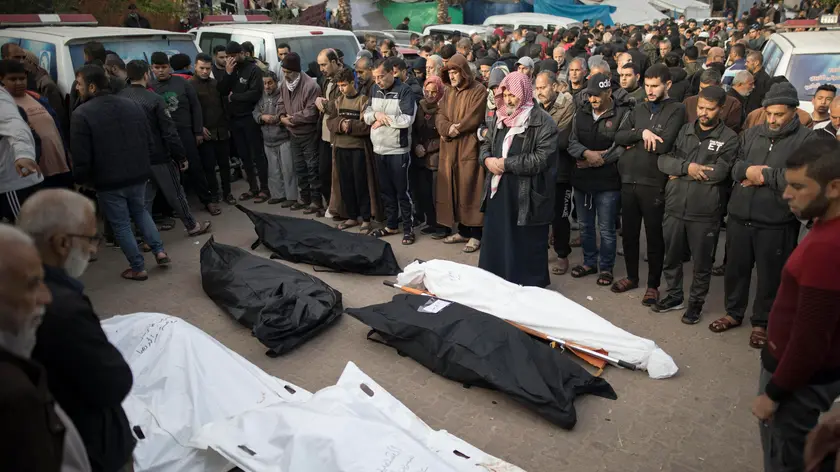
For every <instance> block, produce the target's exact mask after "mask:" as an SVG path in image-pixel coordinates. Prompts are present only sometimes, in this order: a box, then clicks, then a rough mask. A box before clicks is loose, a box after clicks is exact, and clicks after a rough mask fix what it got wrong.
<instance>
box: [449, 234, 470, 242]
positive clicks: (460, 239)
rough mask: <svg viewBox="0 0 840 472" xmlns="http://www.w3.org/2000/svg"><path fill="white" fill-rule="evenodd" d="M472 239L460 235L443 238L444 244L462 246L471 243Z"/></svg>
mask: <svg viewBox="0 0 840 472" xmlns="http://www.w3.org/2000/svg"><path fill="white" fill-rule="evenodd" d="M469 240H470V238H465V237H463V236H461V235H460V234H458V233H455V234H451V235H449V236H447V237H445V238H443V244H461V243H466V242H469Z"/></svg>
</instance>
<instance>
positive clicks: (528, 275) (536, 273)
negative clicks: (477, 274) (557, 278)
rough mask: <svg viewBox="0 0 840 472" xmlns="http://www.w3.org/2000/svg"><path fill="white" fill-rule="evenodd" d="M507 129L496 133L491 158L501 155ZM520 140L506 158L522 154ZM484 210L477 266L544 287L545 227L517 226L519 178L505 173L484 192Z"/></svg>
mask: <svg viewBox="0 0 840 472" xmlns="http://www.w3.org/2000/svg"><path fill="white" fill-rule="evenodd" d="M506 134H507V128H502V129H500V130H498V132H497V133H496V142H495V143H494V146H493V155H496V156H501V155H502V141H503V140H504V137H505V135H506ZM523 139H524V137H523V136H522V135H518V136H516V137H515V138H514V139H513V142H512V143H511V148H510V150H509V151H508V155H509V156H513V155H516V154H519V153H521V152H522V142H523ZM485 198H487V202H486V205H485V210H484V236H483V238H482V240H481V255H480V256H479V259H478V266H479V267H480V268H482V269H484V270H486V271H488V272H492V273H493V274H496V275H498V276H499V277H501V278H503V279H505V280H507V281H508V282H512V283H515V284H519V285H528V286H535V287H547V286H548V285H549V284H550V283H551V281H550V279H549V275H548V225H547V224H545V225H537V226H519V225H517V215H518V213H519V176H516V175H514V174H510V173H505V174H504V175H503V176H502V179H501V180H500V181H499V188H498V190H497V191H496V195H494V196H493V198H490V192H489V191H488V192H487V196H486V197H485Z"/></svg>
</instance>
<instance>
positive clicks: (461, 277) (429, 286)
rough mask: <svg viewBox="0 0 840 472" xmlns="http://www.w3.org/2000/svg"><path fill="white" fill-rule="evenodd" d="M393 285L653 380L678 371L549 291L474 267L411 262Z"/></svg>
mask: <svg viewBox="0 0 840 472" xmlns="http://www.w3.org/2000/svg"><path fill="white" fill-rule="evenodd" d="M397 283H399V284H400V285H405V286H414V287H420V286H423V287H425V288H426V290H428V291H429V292H432V293H434V294H435V295H436V296H438V297H440V298H443V299H445V300H450V301H454V302H457V303H460V304H462V305H466V306H468V307H470V308H474V309H476V310H479V311H483V312H484V313H489V314H491V315H494V316H497V317H499V318H502V319H505V320H509V321H514V322H516V323H520V324H522V325H525V326H527V327H529V328H532V329H535V330H538V331H541V332H543V333H545V334H548V335H550V336H554V337H556V338H559V339H562V340H564V341H571V342H574V343H578V344H582V345H585V346H589V347H593V348H596V349H597V348H601V349H604V350H606V351H607V352H608V353H609V354H610V355H611V356H613V357H616V358H618V359H621V360H623V361H627V362H629V363H631V364H635V365H637V366H639V367H641V368H642V369H644V370H647V372H648V375H649V376H650V377H651V378H654V379H664V378H668V377H671V376H673V375H675V374H676V373H677V371H678V370H679V369H678V368H677V365H676V364H675V363H674V359H672V358H671V356H669V355H668V354H666V353H665V351H663V350H662V349H660V348H659V347H658V346H657V345H656V343H655V342H653V341H651V340H650V339H645V338H641V337H639V336H636V335H634V334H631V333H628V332H627V331H624V330H623V329H621V328H619V327H617V326H615V325H614V324H612V323H610V322H609V321H607V320H605V319H603V318H601V317H600V316H598V315H597V314H595V313H593V312H592V311H590V310H588V309H587V308H585V307H583V306H581V305H578V304H577V303H575V302H573V301H572V300H569V299H568V298H566V297H564V296H563V295H561V294H559V293H557V292H555V291H553V290H546V289H542V288H537V287H523V286H521V285H517V284H513V283H510V282H508V281H506V280H504V279H502V278H501V277H498V276H496V275H494V274H491V273H490V272H487V271H485V270H483V269H479V268H478V267H473V266H469V265H464V264H459V263H457V262H452V261H445V260H439V259H435V260H431V261H425V262H420V261H415V262H412V263H411V264H409V265H408V266H406V267H405V269H404V270H403V272H402V273H401V274H399V275H398V276H397Z"/></svg>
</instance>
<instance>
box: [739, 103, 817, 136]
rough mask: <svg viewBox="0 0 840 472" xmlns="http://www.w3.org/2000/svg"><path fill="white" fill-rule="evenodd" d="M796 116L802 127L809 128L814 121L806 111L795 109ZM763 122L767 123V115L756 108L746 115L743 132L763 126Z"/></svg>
mask: <svg viewBox="0 0 840 472" xmlns="http://www.w3.org/2000/svg"><path fill="white" fill-rule="evenodd" d="M796 114H797V115H799V122H800V123H802V126H804V127H806V128H810V127H812V126H813V125H814V119H813V118H811V115H809V114H808V112H807V111H805V110H803V109H801V108H797V109H796ZM765 122H767V113H764V107H762V108H757V109H755V110H753V111H752V113H750V114H749V115H747V121H746V122H745V123H744V130H745V131H746V130H748V129H750V128H752V127H753V126H758V125H761V124H764V123H765Z"/></svg>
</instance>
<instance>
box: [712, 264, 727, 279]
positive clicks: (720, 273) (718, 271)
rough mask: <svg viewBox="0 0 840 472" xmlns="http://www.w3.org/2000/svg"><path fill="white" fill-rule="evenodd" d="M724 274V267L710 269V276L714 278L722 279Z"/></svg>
mask: <svg viewBox="0 0 840 472" xmlns="http://www.w3.org/2000/svg"><path fill="white" fill-rule="evenodd" d="M724 274H726V266H725V265H723V264H721V265H719V266H715V267H712V275H714V276H715V277H723V275H724Z"/></svg>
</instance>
